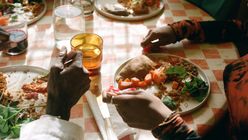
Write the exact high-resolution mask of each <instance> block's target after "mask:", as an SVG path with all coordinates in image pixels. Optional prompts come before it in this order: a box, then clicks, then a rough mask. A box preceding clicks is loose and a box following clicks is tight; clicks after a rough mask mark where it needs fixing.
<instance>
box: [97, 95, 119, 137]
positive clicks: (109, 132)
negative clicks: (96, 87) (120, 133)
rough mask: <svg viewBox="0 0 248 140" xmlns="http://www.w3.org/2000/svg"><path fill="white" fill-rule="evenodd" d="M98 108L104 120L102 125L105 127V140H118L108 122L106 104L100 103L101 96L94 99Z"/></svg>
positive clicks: (108, 115)
mask: <svg viewBox="0 0 248 140" xmlns="http://www.w3.org/2000/svg"><path fill="white" fill-rule="evenodd" d="M96 99H97V103H98V106H99V108H100V111H101V114H102V117H103V119H104V125H105V130H106V133H107V139H108V140H118V138H117V136H116V135H115V133H114V131H113V128H112V124H111V121H110V114H109V109H108V106H107V104H106V103H104V102H103V101H102V95H100V96H98V97H96Z"/></svg>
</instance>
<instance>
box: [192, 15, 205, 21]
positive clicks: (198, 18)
mask: <svg viewBox="0 0 248 140" xmlns="http://www.w3.org/2000/svg"><path fill="white" fill-rule="evenodd" d="M189 19H191V20H196V21H202V20H203V19H202V17H195V16H194V17H193V16H191V17H189Z"/></svg>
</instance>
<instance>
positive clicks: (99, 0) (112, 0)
mask: <svg viewBox="0 0 248 140" xmlns="http://www.w3.org/2000/svg"><path fill="white" fill-rule="evenodd" d="M116 3H117V0H96V1H95V9H96V11H97V12H99V13H100V14H102V15H103V16H106V17H108V18H111V19H116V20H121V21H138V20H144V19H148V18H151V17H154V16H156V15H158V14H160V13H161V12H162V11H163V9H164V1H163V0H161V1H160V7H159V8H158V9H156V10H150V11H149V13H148V14H144V15H137V16H133V15H129V16H118V15H114V14H111V13H109V12H107V11H105V10H104V6H105V5H106V4H116Z"/></svg>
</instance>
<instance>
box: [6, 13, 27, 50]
mask: <svg viewBox="0 0 248 140" xmlns="http://www.w3.org/2000/svg"><path fill="white" fill-rule="evenodd" d="M1 28H2V29H3V30H5V31H7V32H8V33H9V47H8V48H9V49H5V50H3V52H4V53H5V54H8V55H19V54H22V53H24V52H26V50H27V47H28V30H27V20H26V19H25V18H24V17H23V16H22V15H18V14H16V15H12V16H10V17H9V21H8V24H7V25H6V26H1Z"/></svg>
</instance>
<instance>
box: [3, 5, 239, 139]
mask: <svg viewBox="0 0 248 140" xmlns="http://www.w3.org/2000/svg"><path fill="white" fill-rule="evenodd" d="M47 2H48V10H47V12H46V14H45V16H44V17H43V18H42V19H41V20H39V21H38V22H36V23H34V24H33V25H30V26H29V29H28V41H29V42H28V43H29V47H28V51H27V52H26V53H25V54H22V55H19V56H7V55H4V54H1V55H0V66H10V65H33V66H39V67H43V68H45V69H49V67H50V65H51V64H53V62H54V56H57V55H58V50H57V49H56V48H55V45H54V43H55V42H54V36H53V28H52V25H51V23H52V3H53V1H52V0H48V1H47ZM183 19H196V20H212V18H211V17H210V16H209V15H208V14H207V13H205V12H204V11H202V10H200V9H199V8H197V7H195V6H194V5H192V4H190V3H188V2H186V1H184V0H167V2H165V10H164V12H163V13H162V14H161V15H159V16H157V17H154V18H152V19H149V20H146V21H139V22H119V21H114V20H111V19H108V18H105V17H103V16H101V15H100V14H98V13H96V12H95V13H94V15H93V16H92V17H88V18H86V32H93V33H96V34H98V35H100V36H101V37H102V38H103V40H104V45H103V47H104V49H103V55H104V56H103V62H102V68H101V80H102V87H103V88H104V87H108V86H110V85H113V81H114V80H113V77H114V73H115V71H116V69H117V68H118V66H120V65H121V64H122V63H123V62H125V61H126V60H128V59H130V58H132V57H135V56H138V55H140V54H141V51H142V49H141V47H140V45H139V44H140V42H141V40H142V38H143V37H144V36H145V35H146V34H147V32H148V30H149V29H150V28H154V27H158V26H162V25H166V24H169V23H172V22H174V21H179V20H183ZM166 52H168V53H171V54H175V55H179V56H182V57H185V58H187V59H189V60H191V61H192V62H194V63H195V64H198V65H199V66H200V67H201V68H202V69H203V71H204V72H205V73H206V74H207V76H208V78H209V79H210V82H211V94H210V96H209V99H208V101H207V102H206V103H205V104H204V105H203V106H202V107H201V108H200V109H198V110H197V111H195V112H193V113H192V114H190V115H187V116H184V117H183V118H184V120H185V121H186V122H187V124H188V125H189V126H190V127H191V128H192V129H194V130H196V131H197V132H198V133H199V134H200V135H204V134H206V133H207V132H208V130H209V129H211V127H212V126H214V125H215V123H216V122H217V121H218V120H219V119H220V118H221V117H222V115H223V113H224V112H225V110H226V98H225V95H224V88H223V82H222V80H223V79H222V73H223V70H224V67H225V65H226V64H227V63H229V62H231V61H233V60H235V59H236V58H238V55H237V52H236V49H235V46H234V45H233V44H232V43H222V44H190V43H188V42H187V41H182V42H180V43H177V44H176V45H173V46H171V47H168V48H166ZM71 121H72V122H75V123H77V124H78V125H80V126H82V127H83V129H84V138H85V139H86V140H98V139H101V134H100V132H99V129H98V127H97V124H96V121H95V119H94V117H93V115H92V112H91V110H90V108H89V105H88V103H87V100H86V98H85V97H82V99H81V100H80V101H79V102H78V103H77V105H75V106H74V107H73V109H72V111H71ZM147 135H149V137H148V136H147ZM128 139H129V138H128V137H125V138H123V140H128ZM139 139H142V140H145V139H153V138H152V136H151V135H150V134H149V132H147V131H140V138H139Z"/></svg>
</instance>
